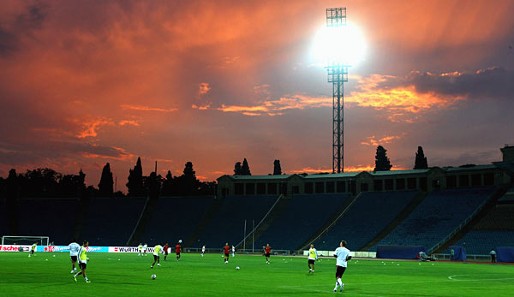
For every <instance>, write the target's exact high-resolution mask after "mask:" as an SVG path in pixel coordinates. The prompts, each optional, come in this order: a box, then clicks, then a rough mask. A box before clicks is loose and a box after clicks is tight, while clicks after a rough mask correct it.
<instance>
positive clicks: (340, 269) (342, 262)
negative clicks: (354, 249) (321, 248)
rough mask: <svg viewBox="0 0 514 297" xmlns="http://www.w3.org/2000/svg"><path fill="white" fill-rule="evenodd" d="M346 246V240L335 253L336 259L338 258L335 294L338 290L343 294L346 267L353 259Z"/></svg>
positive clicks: (342, 241)
mask: <svg viewBox="0 0 514 297" xmlns="http://www.w3.org/2000/svg"><path fill="white" fill-rule="evenodd" d="M346 245H347V243H346V240H341V242H340V243H339V247H338V248H337V249H336V250H335V252H334V257H336V286H335V287H334V292H337V288H339V290H340V291H341V292H342V291H343V288H344V284H343V281H342V280H341V278H342V277H343V274H344V272H345V271H346V267H348V261H349V260H350V259H351V258H352V256H350V250H349V249H348V248H346Z"/></svg>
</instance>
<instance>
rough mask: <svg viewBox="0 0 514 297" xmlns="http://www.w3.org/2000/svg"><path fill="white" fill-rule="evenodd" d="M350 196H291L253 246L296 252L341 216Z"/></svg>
mask: <svg viewBox="0 0 514 297" xmlns="http://www.w3.org/2000/svg"><path fill="white" fill-rule="evenodd" d="M351 199H352V196H350V195H349V194H318V195H316V194H312V195H294V196H293V197H292V198H290V199H285V200H284V202H285V203H286V205H285V207H283V208H282V209H281V210H280V211H281V212H280V213H278V214H273V213H272V215H273V220H272V221H271V223H270V224H269V225H268V226H267V228H266V230H263V231H261V232H259V234H260V236H259V237H258V238H257V239H256V242H255V244H256V246H257V247H261V246H264V245H266V244H267V243H269V244H270V245H271V246H272V247H273V249H275V250H277V249H279V250H296V249H298V248H300V247H301V246H302V245H303V244H305V242H306V241H307V240H309V239H310V238H311V237H312V236H313V234H316V233H317V232H319V231H320V229H321V228H322V227H323V226H325V224H326V223H327V222H328V220H330V219H334V218H335V216H336V215H337V214H338V213H339V212H341V211H342V210H343V209H344V208H345V207H346V206H347V205H348V204H349V203H350V201H351Z"/></svg>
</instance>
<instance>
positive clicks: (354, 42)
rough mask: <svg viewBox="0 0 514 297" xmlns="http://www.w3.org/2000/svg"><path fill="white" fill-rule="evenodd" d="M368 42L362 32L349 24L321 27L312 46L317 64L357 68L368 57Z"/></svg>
mask: <svg viewBox="0 0 514 297" xmlns="http://www.w3.org/2000/svg"><path fill="white" fill-rule="evenodd" d="M366 48H367V46H366V41H365V39H364V34H363V33H362V31H361V30H360V29H359V28H358V27H357V26H356V25H354V24H352V23H350V22H348V23H347V24H346V25H344V26H336V27H327V26H323V27H321V28H320V29H319V30H318V32H317V33H316V36H315V37H314V42H313V45H312V52H311V53H312V56H313V60H314V62H315V64H317V65H321V66H327V65H335V64H339V65H347V66H356V65H357V64H359V62H361V61H363V60H364V57H365V55H366Z"/></svg>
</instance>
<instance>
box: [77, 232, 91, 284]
mask: <svg viewBox="0 0 514 297" xmlns="http://www.w3.org/2000/svg"><path fill="white" fill-rule="evenodd" d="M88 246H89V242H87V240H84V244H83V245H82V246H81V247H80V250H79V267H80V271H79V272H77V273H76V274H75V275H73V280H74V281H75V282H77V276H79V275H81V274H82V276H83V277H84V280H85V281H86V283H90V282H91V281H90V280H89V278H87V275H86V268H87V262H88V261H89V258H88V257H87V249H88Z"/></svg>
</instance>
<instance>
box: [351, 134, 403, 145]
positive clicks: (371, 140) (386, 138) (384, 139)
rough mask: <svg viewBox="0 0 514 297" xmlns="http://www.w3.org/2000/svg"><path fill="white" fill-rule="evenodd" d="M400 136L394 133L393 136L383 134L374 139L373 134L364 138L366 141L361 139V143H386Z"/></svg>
mask: <svg viewBox="0 0 514 297" xmlns="http://www.w3.org/2000/svg"><path fill="white" fill-rule="evenodd" d="M401 138H402V137H401V136H398V135H395V136H384V137H382V138H380V139H376V138H375V136H374V135H373V136H369V137H367V138H366V141H362V142H361V144H363V145H369V146H379V145H382V144H388V143H392V142H394V141H395V140H397V139H401Z"/></svg>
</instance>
